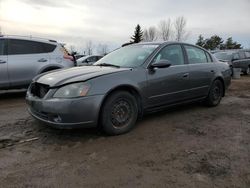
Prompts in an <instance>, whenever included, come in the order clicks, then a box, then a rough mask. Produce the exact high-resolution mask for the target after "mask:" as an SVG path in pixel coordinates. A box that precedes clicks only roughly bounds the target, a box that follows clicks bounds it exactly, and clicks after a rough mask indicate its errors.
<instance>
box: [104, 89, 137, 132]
mask: <svg viewBox="0 0 250 188" xmlns="http://www.w3.org/2000/svg"><path fill="white" fill-rule="evenodd" d="M137 117H138V106H137V102H136V99H135V97H134V96H133V95H131V94H130V93H128V92H125V91H118V92H115V93H113V94H111V95H110V96H109V97H108V99H107V100H106V101H105V103H104V106H103V108H102V113H101V125H102V128H103V130H104V132H105V133H107V134H109V135H119V134H124V133H126V132H128V131H130V130H131V129H132V128H133V127H134V125H135V123H136V120H137Z"/></svg>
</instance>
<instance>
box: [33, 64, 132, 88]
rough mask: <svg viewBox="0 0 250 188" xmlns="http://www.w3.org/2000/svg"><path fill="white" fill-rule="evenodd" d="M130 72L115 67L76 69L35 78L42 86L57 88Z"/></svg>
mask: <svg viewBox="0 0 250 188" xmlns="http://www.w3.org/2000/svg"><path fill="white" fill-rule="evenodd" d="M128 70H130V68H115V67H101V66H84V67H74V68H69V69H63V70H58V71H54V72H51V73H47V74H43V75H41V76H38V77H37V78H35V80H34V81H35V82H38V83H41V84H46V85H49V86H50V87H57V86H60V85H64V84H68V83H73V82H79V81H86V80H89V79H92V78H96V77H99V76H102V75H107V74H112V73H117V72H123V71H128Z"/></svg>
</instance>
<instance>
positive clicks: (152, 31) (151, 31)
mask: <svg viewBox="0 0 250 188" xmlns="http://www.w3.org/2000/svg"><path fill="white" fill-rule="evenodd" d="M155 40H157V29H156V28H155V27H154V26H151V27H149V28H148V29H145V30H144V34H143V41H145V42H152V41H155Z"/></svg>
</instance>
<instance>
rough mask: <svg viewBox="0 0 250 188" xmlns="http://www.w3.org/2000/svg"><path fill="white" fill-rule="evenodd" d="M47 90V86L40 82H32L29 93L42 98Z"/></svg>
mask: <svg viewBox="0 0 250 188" xmlns="http://www.w3.org/2000/svg"><path fill="white" fill-rule="evenodd" d="M48 91H49V86H48V85H45V84H40V83H37V82H35V83H32V84H31V88H30V93H31V94H32V95H34V96H36V97H38V98H43V97H44V96H45V95H46V94H47V93H48Z"/></svg>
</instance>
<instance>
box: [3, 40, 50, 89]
mask: <svg viewBox="0 0 250 188" xmlns="http://www.w3.org/2000/svg"><path fill="white" fill-rule="evenodd" d="M43 44H44V43H42V42H36V41H29V40H20V39H9V41H8V70H9V79H10V83H11V85H12V86H26V85H28V84H29V83H30V82H31V80H32V78H33V77H35V76H36V75H37V74H38V72H39V70H40V69H41V67H44V66H46V64H48V63H49V55H48V53H46V52H45V50H44V45H43Z"/></svg>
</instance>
